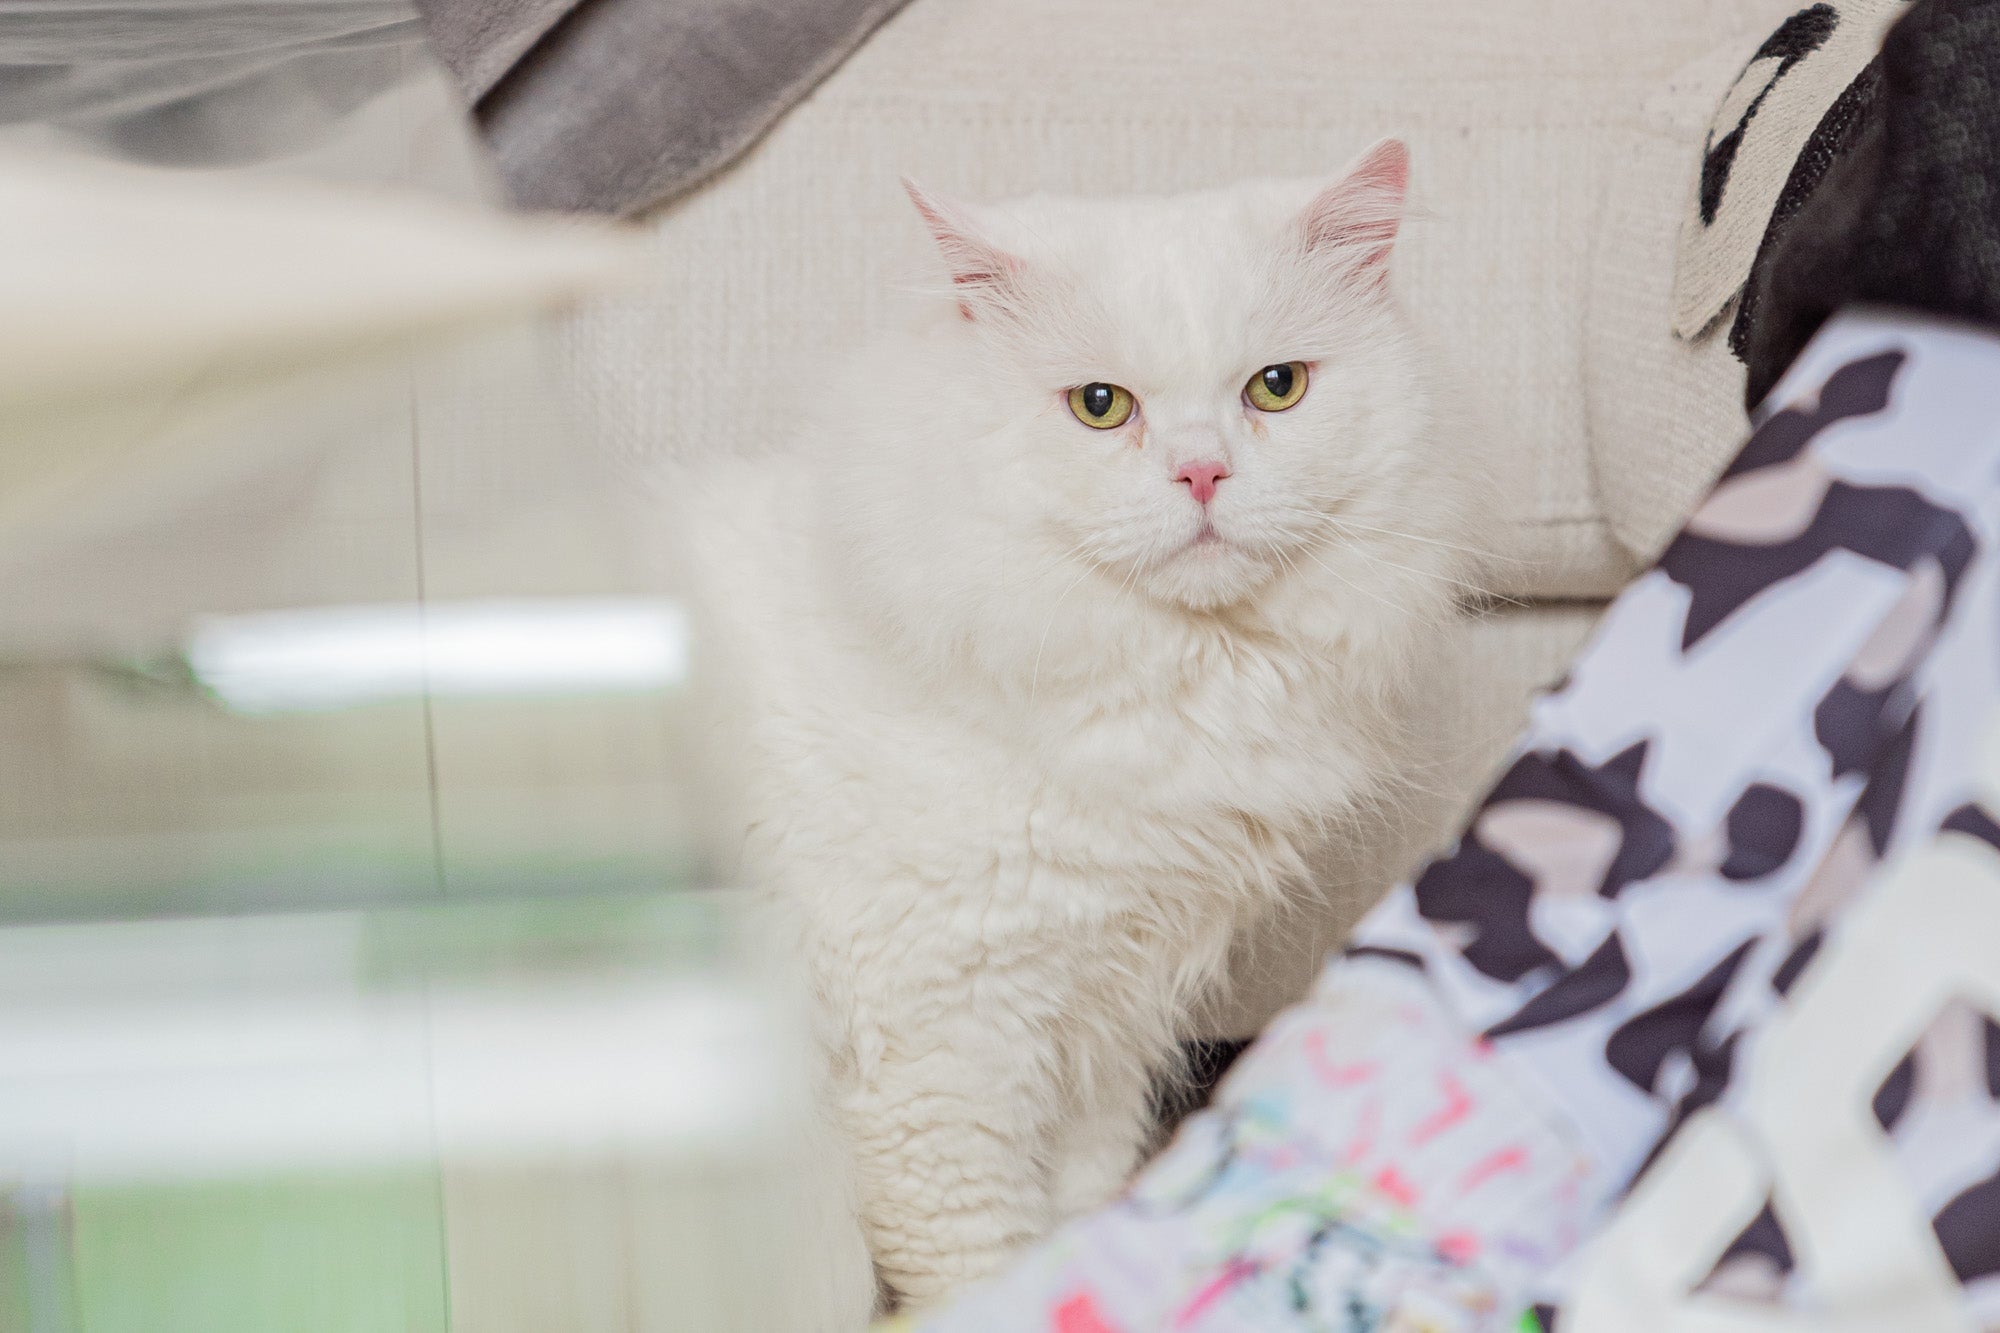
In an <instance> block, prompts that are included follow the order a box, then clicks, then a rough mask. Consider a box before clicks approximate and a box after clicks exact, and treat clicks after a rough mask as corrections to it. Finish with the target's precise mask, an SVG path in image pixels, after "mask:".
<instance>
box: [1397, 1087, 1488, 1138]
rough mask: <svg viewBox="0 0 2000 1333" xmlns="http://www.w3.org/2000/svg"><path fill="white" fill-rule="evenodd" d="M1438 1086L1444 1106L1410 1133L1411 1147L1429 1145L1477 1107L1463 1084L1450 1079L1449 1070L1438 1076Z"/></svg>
mask: <svg viewBox="0 0 2000 1333" xmlns="http://www.w3.org/2000/svg"><path fill="white" fill-rule="evenodd" d="M1438 1085H1439V1089H1440V1090H1441V1091H1442V1092H1443V1094H1444V1106H1443V1107H1441V1108H1440V1109H1439V1110H1438V1112H1437V1114H1436V1115H1433V1116H1429V1117H1427V1118H1426V1119H1425V1120H1424V1122H1423V1123H1422V1124H1420V1125H1418V1126H1417V1127H1416V1128H1415V1129H1413V1130H1411V1131H1410V1143H1411V1144H1412V1145H1422V1144H1425V1143H1429V1142H1430V1141H1431V1140H1432V1139H1434V1138H1436V1137H1437V1136H1438V1135H1440V1134H1442V1133H1444V1132H1445V1131H1446V1130H1447V1129H1450V1128H1451V1127H1452V1126H1453V1125H1455V1124H1457V1123H1458V1122H1459V1121H1461V1120H1463V1119H1465V1117H1466V1116H1468V1115H1470V1114H1471V1113H1472V1111H1473V1108H1474V1107H1475V1106H1476V1105H1477V1103H1476V1102H1475V1101H1474V1100H1473V1096H1472V1094H1471V1093H1469V1092H1467V1091H1466V1090H1465V1085H1464V1084H1463V1083H1460V1082H1459V1081H1458V1080H1457V1079H1456V1078H1454V1077H1452V1073H1451V1071H1450V1070H1449V1069H1447V1070H1445V1071H1443V1072H1442V1073H1441V1074H1439V1076H1438Z"/></svg>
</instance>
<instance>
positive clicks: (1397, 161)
mask: <svg viewBox="0 0 2000 1333" xmlns="http://www.w3.org/2000/svg"><path fill="white" fill-rule="evenodd" d="M1409 190H1410V150H1409V148H1408V147H1407V146H1406V145H1405V144H1404V143H1403V141H1402V140H1401V139H1395V138H1390V139H1384V140H1382V141H1381V142H1380V143H1378V144H1376V145H1375V146H1374V147H1372V148H1370V149H1368V151H1366V152H1365V153H1363V154H1362V155H1361V156H1360V157H1358V158H1356V159H1355V161H1354V165H1353V166H1351V167H1349V168H1348V169H1347V172H1346V174H1345V175H1343V176H1342V177H1341V178H1340V179H1339V180H1337V181H1335V182H1334V183H1333V184H1331V185H1329V186H1327V187H1326V188H1325V189H1324V190H1321V191H1320V192H1319V193H1318V194H1317V195H1315V196H1314V197H1313V201H1312V202H1311V203H1310V204H1308V205H1306V210H1305V212H1304V213H1303V214H1301V215H1300V216H1299V223H1298V225H1299V231H1300V234H1301V237H1302V239H1303V240H1304V243H1305V248H1306V250H1307V252H1308V253H1313V252H1325V253H1329V254H1336V255H1338V256H1340V257H1341V258H1343V259H1345V260H1346V261H1347V262H1349V263H1351V264H1353V265H1354V267H1355V269H1356V270H1357V271H1358V272H1359V273H1360V274H1361V275H1363V276H1364V277H1373V278H1374V279H1375V280H1377V281H1380V280H1381V278H1382V277H1383V276H1384V275H1385V273H1386V272H1387V269H1388V260H1389V251H1390V249H1391V248H1392V247H1393V246H1394V245H1395V242H1396V233H1397V231H1398V230H1400V229H1401V227H1402V225H1403V209H1404V203H1405V200H1406V198H1407V196H1408V194H1409Z"/></svg>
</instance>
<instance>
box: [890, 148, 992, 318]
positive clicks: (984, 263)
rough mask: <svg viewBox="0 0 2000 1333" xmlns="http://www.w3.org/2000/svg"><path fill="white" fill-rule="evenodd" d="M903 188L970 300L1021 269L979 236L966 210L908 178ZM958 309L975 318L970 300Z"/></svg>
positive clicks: (953, 280) (949, 269)
mask: <svg viewBox="0 0 2000 1333" xmlns="http://www.w3.org/2000/svg"><path fill="white" fill-rule="evenodd" d="M903 189H904V191H905V192H907V193H908V194H909V196H910V202H911V203H912V204H915V205H916V208H917V213H918V215H919V216H921V217H922V218H923V220H924V225H925V226H926V227H928V228H929V229H930V233H931V238H932V239H933V240H935V241H936V242H937V247H938V252H939V253H940V254H942V255H943V256H944V262H945V267H946V269H947V270H948V271H949V272H950V273H951V280H952V283H953V284H954V285H955V286H957V287H959V288H960V289H961V290H964V291H966V293H967V296H968V298H969V297H970V296H971V294H972V292H973V291H974V290H975V289H976V290H982V291H990V290H992V289H993V288H996V287H998V286H999V285H1000V283H1001V282H1002V280H1004V279H1005V278H1006V277H1007V276H1008V275H1009V274H1011V273H1012V272H1013V271H1014V270H1015V269H1016V268H1018V267H1019V266H1020V261H1019V260H1018V259H1016V258H1014V256H1012V255H1010V254H1008V253H1007V252H1006V251H1004V250H1002V249H1000V248H999V247H998V246H996V245H994V244H993V243H992V242H991V241H989V240H987V239H986V237H984V236H983V235H981V234H980V233H979V230H978V226H977V224H976V223H975V222H974V221H973V219H972V218H971V217H969V216H968V215H967V213H966V210H965V209H964V208H962V207H960V206H959V205H957V204H954V203H951V202H949V201H948V200H944V199H940V198H939V197H938V196H936V195H934V194H932V193H930V192H929V191H928V190H926V189H924V188H923V187H922V186H920V185H918V184H917V183H916V182H915V181H913V180H911V179H910V178H909V177H907V176H905V177H904V178H903ZM958 308H959V311H960V313H961V314H963V315H964V316H965V317H966V318H967V319H971V318H973V308H972V303H971V301H970V299H966V300H961V301H960V302H959V304H958Z"/></svg>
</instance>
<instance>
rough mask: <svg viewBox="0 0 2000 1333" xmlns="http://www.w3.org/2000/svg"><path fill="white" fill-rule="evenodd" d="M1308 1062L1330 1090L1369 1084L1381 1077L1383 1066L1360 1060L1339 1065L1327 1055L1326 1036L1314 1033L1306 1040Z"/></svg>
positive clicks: (1321, 1033) (1374, 1061) (1371, 1061)
mask: <svg viewBox="0 0 2000 1333" xmlns="http://www.w3.org/2000/svg"><path fill="white" fill-rule="evenodd" d="M1305 1054H1306V1060H1307V1061H1308V1062H1309V1063H1310V1064H1311V1065H1312V1067H1313V1072H1314V1073H1316V1074H1318V1075H1319V1081H1320V1082H1322V1083H1324V1084H1326V1085H1327V1086H1328V1087H1329V1088H1348V1087H1353V1086H1354V1085H1355V1084H1357V1083H1367V1082H1370V1081H1372V1080H1374V1079H1376V1078H1379V1077H1381V1074H1382V1065H1381V1063H1380V1062H1379V1061H1376V1060H1358V1061H1356V1062H1354V1063H1353V1064H1346V1065H1337V1064H1335V1063H1334V1062H1333V1058H1332V1057H1331V1056H1329V1055H1328V1054H1327V1053H1326V1034H1325V1033H1324V1032H1314V1033H1311V1034H1309V1035H1308V1036H1307V1037H1306V1040H1305Z"/></svg>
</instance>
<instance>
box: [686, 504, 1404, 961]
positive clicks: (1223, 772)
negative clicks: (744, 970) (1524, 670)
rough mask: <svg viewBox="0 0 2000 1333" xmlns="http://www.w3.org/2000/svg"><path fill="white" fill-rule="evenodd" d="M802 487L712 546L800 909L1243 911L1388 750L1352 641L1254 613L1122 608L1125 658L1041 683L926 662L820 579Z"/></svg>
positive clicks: (783, 877)
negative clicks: (1345, 657)
mask: <svg viewBox="0 0 2000 1333" xmlns="http://www.w3.org/2000/svg"><path fill="white" fill-rule="evenodd" d="M800 503H801V501H800V500H799V499H798V489H797V488H796V487H788V486H785V485H783V484H775V485H773V484H768V483H767V484H765V485H763V486H761V487H755V488H753V489H752V490H751V491H750V492H749V493H748V494H747V495H746V497H744V498H743V499H742V500H740V501H739V503H738V505H737V507H736V509H735V514H734V516H733V517H732V516H730V515H729V514H728V513H727V511H724V513H723V514H722V515H721V516H720V517H719V519H718V520H716V521H713V522H712V523H711V526H710V529H709V531H708V533H707V535H706V538H705V540H704V542H703V544H702V545H703V549H704V551H705V553H706V564H707V566H708V570H709V573H708V576H707V578H706V579H705V580H704V581H705V582H706V583H707V584H708V585H709V587H710V588H711V601H712V602H713V604H714V605H716V606H717V607H718V608H719V609H720V613H721V615H722V617H723V620H724V624H725V632H726V633H728V634H729V635H731V636H732V637H733V638H734V639H735V640H736V652H735V656H736V658H737V660H738V661H739V662H741V663H742V664H743V666H742V667H741V669H740V670H738V671H736V672H734V673H733V679H732V685H733V687H734V688H735V689H736V690H737V691H738V692H739V693H740V694H741V695H742V696H744V697H743V699H742V703H743V704H744V705H746V706H747V708H748V710H749V717H750V719H751V722H750V727H749V733H748V734H749V736H750V738H751V740H750V751H751V753H750V756H749V758H750V767H751V786H752V806H753V809H752V817H753V820H754V822H755V825H756V838H757V842H758V844H759V845H760V847H761V849H762V850H763V851H764V853H765V855H766V856H767V857H768V858H769V860H768V864H767V873H770V874H771V875H773V876H774V877H775V879H776V880H777V887H778V889H779V892H780V893H782V894H785V895H786V896H791V897H797V898H803V899H805V900H807V903H808V904H809V905H810V909H809V910H815V912H816V913H817V912H827V913H831V914H834V915H836V916H841V917H847V918H850V919H852V920H854V921H856V922H866V921H867V920H868V919H869V918H870V917H871V916H873V915H874V913H875V912H876V911H877V910H878V909H882V910H883V915H884V921H885V928H886V924H887V918H888V915H889V913H888V911H887V909H888V907H889V905H890V904H894V905H895V906H894V919H895V922H896V923H897V924H898V926H899V927H902V928H918V929H923V930H948V931H953V932H958V931H968V932H976V933H979V934H981V935H982V937H987V938H991V939H998V938H1002V937H1009V936H1012V937H1022V936H1031V935H1034V936H1060V935H1063V934H1064V933H1067V932H1075V931H1078V930H1093V929H1113V930H1115V929H1119V928H1121V924H1120V923H1125V924H1130V923H1131V922H1133V921H1134V920H1139V921H1143V922H1144V923H1146V925H1147V927H1148V928H1149V929H1158V930H1162V931H1170V932H1179V931H1198V930H1204V929H1215V930H1227V929H1229V928H1231V927H1232V926H1233V925H1234V924H1237V923H1239V922H1240V920H1241V919H1242V918H1243V916H1244V914H1246V913H1254V912H1255V911H1257V910H1258V909H1260V908H1263V907H1268V906H1270V905H1271V904H1272V903H1273V902H1274V901H1275V900H1276V899H1277V898H1278V897H1280V896H1281V895H1282V894H1283V893H1284V892H1285V891H1286V890H1287V889H1289V888H1292V887H1296V886H1297V885H1298V883H1299V881H1300V880H1301V879H1302V877H1303V876H1304V873H1305V869H1304V865H1305V860H1306V857H1307V855H1308V854H1309V853H1310V852H1311V851H1312V850H1313V849H1314V847H1315V846H1316V845H1317V844H1318V843H1320V842H1321V841H1322V840H1323V839H1324V838H1325V837H1326V836H1327V821H1328V818H1329V816H1337V815H1338V814H1339V813H1340V812H1341V811H1342V810H1344V809H1346V808H1349V807H1350V806H1351V805H1352V803H1353V801H1354V798H1355V796H1356V793H1357V792H1358V791H1360V790H1361V789H1363V788H1364V787H1367V786H1369V785H1371V784H1373V783H1374V782H1375V781H1376V779H1375V777H1373V776H1372V775H1375V774H1378V773H1379V772H1380V771H1381V769H1382V768H1383V766H1384V764H1385V762H1386V760H1387V758H1388V756H1387V753H1386V750H1385V746H1384V743H1383V738H1382V737H1381V736H1380V735H1379V734H1377V733H1376V732H1375V731H1374V730H1372V729H1371V728H1370V727H1369V726H1367V725H1366V724H1365V723H1357V715H1356V710H1355V708H1354V707H1353V700H1352V698H1351V697H1350V691H1351V688H1352V686H1353V683H1354V682H1353V680H1352V679H1351V678H1352V677H1353V675H1354V672H1353V664H1352V663H1351V662H1337V661H1336V660H1335V658H1334V654H1335V653H1336V652H1338V651H1341V650H1340V649H1339V648H1336V647H1333V646H1329V645H1328V644H1326V643H1324V642H1318V641H1311V642H1298V641H1293V640H1290V639H1287V638H1286V637H1285V636H1284V635H1282V634H1280V633H1277V632H1274V631H1273V630H1271V629H1270V628H1268V627H1263V626H1257V625H1248V624H1242V623H1232V622H1231V621H1228V620H1224V619H1215V618H1208V619H1199V618H1190V619H1187V620H1185V621H1184V622H1182V623H1176V622H1174V621H1172V620H1168V621H1167V622H1165V623H1154V624H1150V625H1146V626H1143V627H1141V629H1140V631H1139V632H1138V633H1136V634H1135V633H1133V632H1131V627H1130V626H1126V627H1123V628H1122V629H1120V630H1111V629H1107V634H1108V635H1109V634H1113V633H1115V634H1116V635H1117V643H1116V650H1117V651H1116V653H1115V654H1113V653H1112V652H1111V651H1110V648H1111V646H1112V645H1111V644H1109V643H1107V645H1106V649H1107V652H1106V656H1107V658H1111V657H1114V656H1115V659H1116V661H1115V669H1112V670H1107V671H1106V672H1105V673H1103V674H1102V675H1099V676H1095V677H1091V678H1089V679H1087V680H1084V681H1081V682H1080V681H1078V680H1076V679H1074V678H1067V679H1056V680H1052V681H1046V682H1044V681H1035V682H1032V683H1030V684H1029V685H1028V686H1027V687H1026V688H1025V689H1024V688H1022V683H1021V682H1020V681H1012V682H1007V681H994V680H991V679H988V678H985V677H983V676H982V675H981V674H979V673H978V672H976V671H972V670H966V671H962V672H942V673H941V672H938V671H936V670H935V669H917V668H914V667H913V666H912V665H911V664H910V663H909V662H908V661H907V660H906V658H905V657H904V656H903V655H902V654H900V653H899V652H898V651H897V649H896V646H895V645H894V644H893V643H892V642H889V641H886V640H885V639H884V638H883V637H882V636H881V635H880V634H879V633H878V627H875V626H871V625H870V624H869V623H867V621H866V619H865V618H862V617H857V616H855V615H853V614H852V613H851V612H850V611H849V610H848V609H847V608H846V607H844V606H843V605H842V604H841V603H840V601H839V599H838V598H837V597H829V596H828V595H827V589H826V587H825V585H824V583H823V581H822V578H823V575H824V572H825V568H826V556H825V553H824V552H821V551H818V550H815V549H814V547H813V544H812V542H811V540H810V535H809V534H810V532H811V525H810V524H809V523H806V522H803V521H801V520H800V518H799V516H798V515H797V513H796V509H795V507H796V506H797V505H798V504H800ZM774 534H783V535H782V536H774ZM1365 674H1366V673H1364V675H1365ZM916 922H922V923H923V924H922V925H921V926H914V925H913V923H916Z"/></svg>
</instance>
